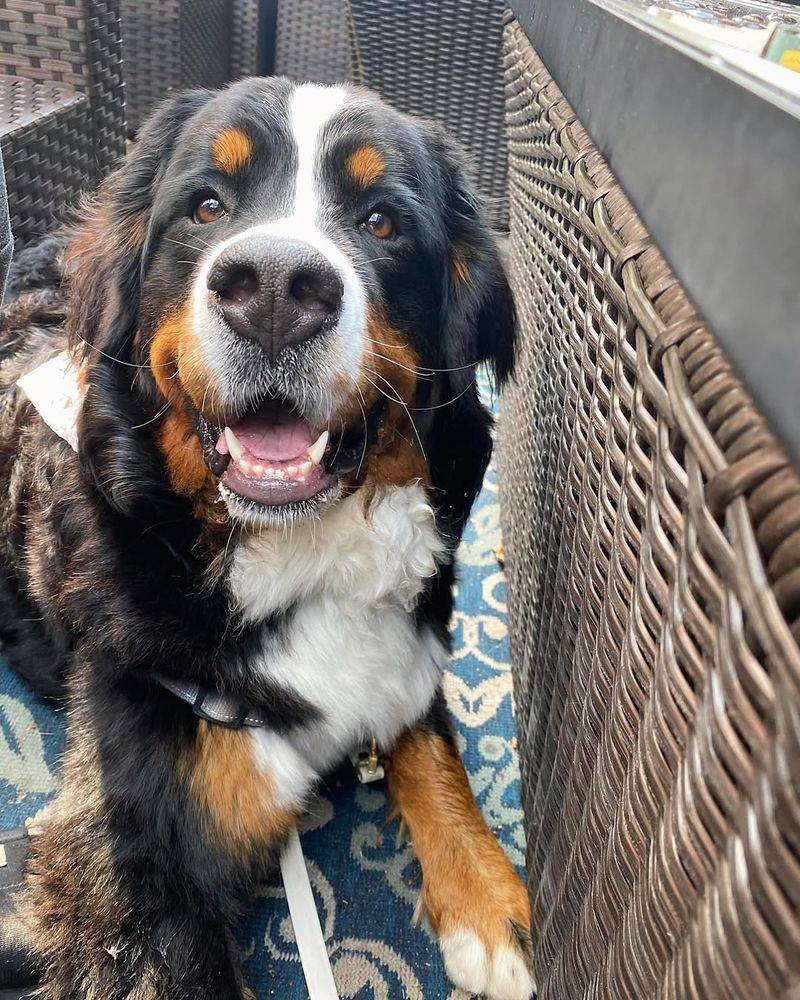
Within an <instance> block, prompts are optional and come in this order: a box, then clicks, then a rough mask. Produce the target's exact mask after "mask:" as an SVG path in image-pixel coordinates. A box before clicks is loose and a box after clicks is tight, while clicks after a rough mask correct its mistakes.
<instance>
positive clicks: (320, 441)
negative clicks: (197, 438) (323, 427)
mask: <svg viewBox="0 0 800 1000" xmlns="http://www.w3.org/2000/svg"><path fill="white" fill-rule="evenodd" d="M327 446H328V432H327V431H323V432H322V433H321V434H320V436H319V437H318V438H317V440H316V441H315V442H314V443H313V444H312V445H311V447H310V448H309V449H308V457H309V458H310V459H311V461H312V462H313V463H314V464H315V465H319V463H320V462H321V461H322V456H323V455H324V454H325V449H326V447H327ZM228 447H229V448H230V444H229V445H228Z"/></svg>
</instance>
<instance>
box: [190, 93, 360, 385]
mask: <svg viewBox="0 0 800 1000" xmlns="http://www.w3.org/2000/svg"><path fill="white" fill-rule="evenodd" d="M347 97H348V95H347V91H346V90H345V88H344V87H336V86H333V87H326V86H323V85H322V84H315V83H304V84H301V85H300V86H298V87H295V89H294V91H293V92H292V94H291V97H290V98H289V107H288V112H289V128H290V132H291V138H292V142H293V145H294V158H295V161H296V174H295V177H294V197H293V199H292V201H291V202H290V205H291V209H290V210H289V214H288V215H285V216H283V217H282V218H278V219H273V220H272V221H269V222H261V223H256V224H255V225H253V226H251V227H250V228H249V229H245V230H243V231H242V232H240V233H237V234H236V235H235V236H231V237H230V238H229V239H227V240H223V241H222V242H221V243H218V244H217V245H216V246H214V247H213V248H212V249H211V250H210V251H209V252H208V254H207V255H206V257H205V259H204V260H203V263H202V265H201V267H200V269H199V271H198V273H197V277H196V278H195V282H194V289H193V296H192V302H193V314H194V322H195V324H196V326H197V328H198V329H199V330H203V331H205V336H203V337H201V338H200V344H201V350H202V352H203V354H204V356H205V358H206V361H207V363H208V364H209V365H210V366H211V367H212V368H213V369H214V370H216V371H217V372H220V373H223V378H224V377H225V376H224V372H225V370H226V358H227V356H228V353H229V347H228V344H229V342H230V337H231V336H232V335H231V333H230V331H229V330H228V329H227V328H226V327H225V325H224V323H223V321H222V319H221V318H220V317H219V316H218V315H215V314H214V313H213V312H212V311H211V310H210V309H209V301H208V297H209V293H208V276H209V274H210V272H211V269H212V267H213V266H214V263H215V261H216V260H217V259H218V258H219V256H220V254H221V253H223V252H224V251H225V250H227V249H228V248H229V247H232V246H234V245H235V244H236V243H239V242H240V241H243V240H247V239H249V238H250V237H253V236H266V237H269V236H273V237H275V238H276V239H287V240H295V241H297V242H299V243H305V244H306V245H308V246H310V247H313V248H314V249H315V250H317V251H318V252H319V253H321V254H322V255H323V256H324V257H326V258H327V259H328V260H329V261H330V263H331V264H332V265H333V266H334V268H335V269H336V271H337V273H338V274H339V276H340V277H341V279H342V285H343V288H344V294H343V296H342V304H341V311H340V314H339V319H338V322H337V324H336V329H335V331H334V332H333V336H332V337H331V339H330V356H329V358H328V361H327V363H326V370H325V371H322V370H321V371H320V373H319V374H320V382H321V384H322V385H323V386H325V385H328V386H329V391H331V390H330V382H331V380H332V378H333V376H335V375H337V374H342V373H344V374H346V375H348V376H349V377H350V379H355V378H357V377H358V375H359V373H360V362H361V358H362V355H363V350H364V344H363V332H364V328H365V326H366V320H367V301H366V292H365V289H364V285H363V283H362V281H361V279H360V277H359V276H358V273H357V271H356V269H355V267H354V266H353V264H352V262H351V261H350V259H349V257H348V256H347V254H346V253H344V251H343V250H342V249H341V248H340V247H339V246H337V244H336V243H335V242H334V241H333V240H332V239H331V238H330V237H329V236H327V235H326V234H325V233H324V232H322V230H321V229H320V228H319V210H320V207H321V206H322V204H323V200H324V198H323V194H324V193H323V191H322V188H321V167H322V137H323V134H324V131H325V127H326V125H327V124H328V123H329V122H330V121H331V120H332V119H333V118H334V117H335V116H336V115H337V114H338V113H339V112H340V111H341V110H342V109H343V108H344V106H345V104H346V102H347ZM235 391H236V389H235V386H232V385H230V386H226V387H225V392H226V394H227V396H229V397H230V398H234V396H235Z"/></svg>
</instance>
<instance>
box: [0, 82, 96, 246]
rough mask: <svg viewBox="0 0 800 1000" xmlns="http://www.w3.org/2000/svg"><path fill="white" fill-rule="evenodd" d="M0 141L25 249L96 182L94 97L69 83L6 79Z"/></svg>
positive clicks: (0, 87) (16, 229)
mask: <svg viewBox="0 0 800 1000" xmlns="http://www.w3.org/2000/svg"><path fill="white" fill-rule="evenodd" d="M0 144H2V151H3V164H4V167H5V175H6V184H7V187H8V203H9V213H10V216H11V230H12V232H13V234H14V239H15V241H16V245H17V248H18V249H19V248H20V247H23V246H25V244H26V243H29V242H31V241H33V240H35V239H36V238H37V237H39V236H42V235H43V234H44V233H45V232H46V231H47V229H48V228H49V226H50V225H51V224H52V222H53V221H54V219H57V218H58V217H59V216H62V217H63V216H64V215H65V213H66V210H67V209H68V208H69V206H71V205H74V204H75V202H76V200H77V199H78V197H79V195H80V193H81V191H84V190H87V189H91V188H92V187H93V186H94V182H95V163H94V145H93V134H92V125H91V117H90V114H89V101H88V99H87V98H86V97H85V96H84V95H83V94H79V93H77V92H76V91H75V90H73V88H72V87H70V86H68V85H66V84H39V83H33V82H31V81H30V80H25V79H22V78H21V77H9V76H3V77H0Z"/></svg>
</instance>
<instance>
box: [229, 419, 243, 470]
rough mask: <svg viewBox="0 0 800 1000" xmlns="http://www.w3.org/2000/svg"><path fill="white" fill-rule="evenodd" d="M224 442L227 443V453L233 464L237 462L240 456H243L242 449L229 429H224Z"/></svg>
mask: <svg viewBox="0 0 800 1000" xmlns="http://www.w3.org/2000/svg"><path fill="white" fill-rule="evenodd" d="M225 440H226V441H227V443H228V451H229V452H230V453H231V458H232V459H233V460H234V462H238V461H239V459H240V458H241V457H242V455H244V447H243V446H242V444H240V442H239V439H238V438H237V437H236V435H235V434H234V433H233V431H232V430H231V429H230V427H226V428H225Z"/></svg>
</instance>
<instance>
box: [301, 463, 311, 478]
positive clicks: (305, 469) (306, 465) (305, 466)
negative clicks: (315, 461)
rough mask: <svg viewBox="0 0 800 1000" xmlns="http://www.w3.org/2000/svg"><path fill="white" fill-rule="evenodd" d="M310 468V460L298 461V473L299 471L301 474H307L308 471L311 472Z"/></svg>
mask: <svg viewBox="0 0 800 1000" xmlns="http://www.w3.org/2000/svg"><path fill="white" fill-rule="evenodd" d="M312 468H313V465H312V463H311V462H301V463H300V473H301V475H303V476H307V475H308V474H309V472H311V469H312Z"/></svg>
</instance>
